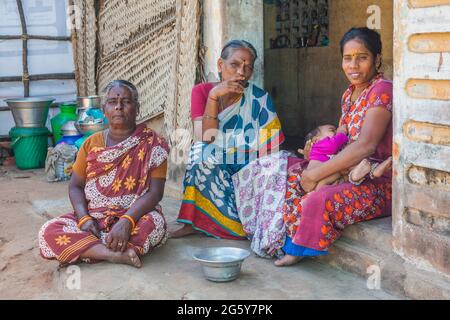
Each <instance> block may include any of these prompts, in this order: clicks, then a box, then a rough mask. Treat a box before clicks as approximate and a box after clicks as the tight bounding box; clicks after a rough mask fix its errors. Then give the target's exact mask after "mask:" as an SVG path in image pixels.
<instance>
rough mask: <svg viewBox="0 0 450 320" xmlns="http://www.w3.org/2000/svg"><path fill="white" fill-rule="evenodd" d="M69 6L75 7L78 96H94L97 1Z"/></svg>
mask: <svg viewBox="0 0 450 320" xmlns="http://www.w3.org/2000/svg"><path fill="white" fill-rule="evenodd" d="M69 5H70V6H73V7H75V9H74V12H73V14H74V19H75V20H74V22H75V25H76V28H75V29H74V30H73V31H72V33H73V39H74V41H73V42H72V43H73V48H74V49H73V50H74V60H75V69H76V70H75V75H76V80H77V86H78V95H80V96H85V95H94V94H96V92H97V85H96V78H95V76H96V52H97V47H96V39H97V21H96V20H97V19H96V15H95V0H70V1H69Z"/></svg>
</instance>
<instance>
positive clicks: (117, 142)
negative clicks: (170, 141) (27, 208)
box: [39, 80, 169, 267]
mask: <svg viewBox="0 0 450 320" xmlns="http://www.w3.org/2000/svg"><path fill="white" fill-rule="evenodd" d="M106 95H107V97H106V103H105V104H104V112H105V115H106V117H107V118H108V121H109V124H110V126H109V129H107V130H105V131H103V132H99V133H96V134H94V135H92V136H90V137H89V138H88V139H87V140H86V141H85V142H84V144H83V145H82V147H81V149H80V151H79V152H78V155H77V159H76V162H75V164H74V167H73V174H72V178H71V181H70V185H69V197H70V201H71V203H72V206H73V208H74V212H73V213H70V214H67V215H64V216H61V217H58V218H56V219H53V220H50V221H48V222H47V223H45V224H44V225H43V226H42V228H41V230H40V231H39V247H40V251H41V255H42V257H44V258H46V259H56V260H58V261H59V262H60V263H61V264H62V265H67V264H71V263H77V262H79V261H86V262H98V261H109V262H112V263H122V264H128V265H132V266H134V267H140V266H141V261H140V259H139V256H142V255H144V254H146V253H148V252H150V251H151V250H153V249H154V248H156V247H158V246H160V245H162V244H163V243H164V242H165V241H166V240H167V235H168V234H167V227H166V222H165V219H164V216H163V215H162V211H161V207H160V206H159V205H158V203H159V201H161V199H162V196H163V192H164V184H165V177H166V170H167V160H166V159H167V157H168V151H169V149H168V146H167V144H166V142H165V141H164V139H162V138H161V137H159V136H158V135H157V134H156V133H155V132H154V131H152V130H151V129H148V128H147V127H146V126H145V125H143V124H141V125H136V115H137V112H138V111H139V102H138V101H139V100H138V93H137V90H136V88H135V86H134V85H132V84H131V83H129V82H127V81H124V80H115V81H113V82H111V83H110V84H109V85H108V87H107V89H106Z"/></svg>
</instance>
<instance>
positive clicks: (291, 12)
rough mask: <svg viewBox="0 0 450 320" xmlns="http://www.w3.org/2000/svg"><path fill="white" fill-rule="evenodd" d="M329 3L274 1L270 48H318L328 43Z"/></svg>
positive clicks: (324, 0) (314, 0)
mask: <svg viewBox="0 0 450 320" xmlns="http://www.w3.org/2000/svg"><path fill="white" fill-rule="evenodd" d="M328 1H329V0H276V1H274V3H273V4H271V3H267V2H265V3H266V5H275V6H276V21H275V31H276V37H275V38H272V39H270V47H271V49H278V48H304V47H322V46H327V45H328V44H329V36H328V32H329V29H328V28H329V16H328Z"/></svg>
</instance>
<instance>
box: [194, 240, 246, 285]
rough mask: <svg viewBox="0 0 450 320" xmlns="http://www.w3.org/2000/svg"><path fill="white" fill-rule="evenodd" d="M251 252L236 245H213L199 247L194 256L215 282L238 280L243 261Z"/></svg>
mask: <svg viewBox="0 0 450 320" xmlns="http://www.w3.org/2000/svg"><path fill="white" fill-rule="evenodd" d="M248 256H250V252H249V251H248V250H245V249H241V248H234V247H213V248H202V249H197V250H196V251H195V252H194V254H193V255H192V257H193V258H194V259H195V260H197V261H199V262H200V263H201V265H202V269H203V274H204V275H205V277H206V279H208V280H210V281H214V282H228V281H233V280H236V279H237V278H238V277H239V274H240V272H241V267H242V263H243V262H244V260H245V259H246V258H248Z"/></svg>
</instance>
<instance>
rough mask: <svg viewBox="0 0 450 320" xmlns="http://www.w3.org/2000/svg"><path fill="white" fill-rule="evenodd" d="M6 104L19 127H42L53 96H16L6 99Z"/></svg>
mask: <svg viewBox="0 0 450 320" xmlns="http://www.w3.org/2000/svg"><path fill="white" fill-rule="evenodd" d="M5 101H6V103H7V104H8V106H9V107H10V108H11V112H12V115H13V118H14V122H15V123H16V127H19V128H42V127H45V123H46V122H47V117H48V111H49V109H50V105H51V104H52V103H53V101H55V99H53V98H18V99H6V100H5Z"/></svg>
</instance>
